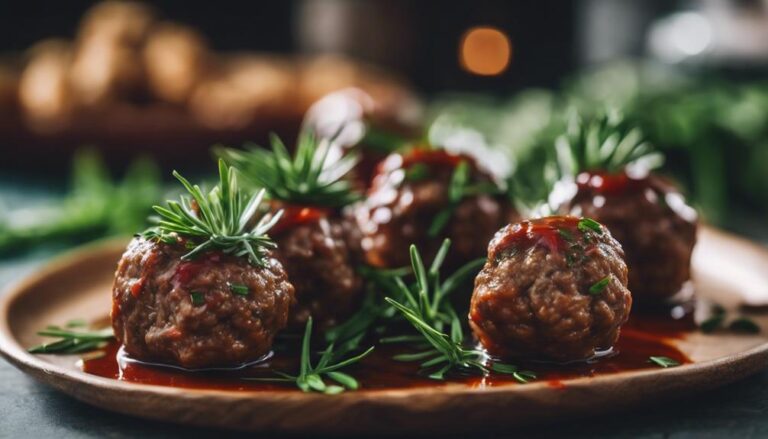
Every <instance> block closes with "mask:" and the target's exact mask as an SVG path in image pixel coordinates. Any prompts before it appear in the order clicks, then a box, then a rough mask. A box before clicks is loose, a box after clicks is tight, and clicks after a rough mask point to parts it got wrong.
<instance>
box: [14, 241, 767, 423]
mask: <svg viewBox="0 0 768 439" xmlns="http://www.w3.org/2000/svg"><path fill="white" fill-rule="evenodd" d="M124 244H125V242H124V241H109V242H103V243H100V244H97V245H94V246H90V247H87V248H83V249H81V250H77V251H75V252H73V253H71V254H69V255H66V256H64V257H62V258H60V259H58V260H56V261H55V262H53V263H51V264H50V265H48V266H47V267H46V268H44V269H43V270H41V271H40V272H39V273H37V274H35V275H34V276H32V277H30V278H29V279H27V280H25V281H23V282H21V283H20V284H19V285H17V286H16V287H14V288H12V289H11V291H9V292H8V293H7V294H6V295H5V296H3V298H2V301H0V351H1V352H2V354H3V355H4V356H5V358H7V359H8V361H10V362H11V363H13V364H14V365H15V366H17V367H18V368H19V369H21V370H23V371H24V372H26V373H28V374H29V375H31V376H33V377H35V378H37V379H39V380H40V381H42V382H45V383H47V384H49V385H51V386H53V387H55V388H57V389H60V390H61V391H63V392H65V393H67V394H69V395H72V396H73V397H75V398H77V399H79V400H81V401H85V402H87V403H90V404H93V405H95V406H98V407H101V408H105V409H108V410H114V411H117V412H121V413H127V414H131V415H137V416H142V417H146V418H152V419H160V420H166V421H172V422H178V423H184V424H194V425H201V426H216V427H229V428H233V427H234V428H240V429H248V430H260V431H279V432H294V433H310V432H311V433H360V432H367V433H393V432H400V431H409V432H415V431H424V432H432V433H435V432H459V431H466V430H473V431H477V429H482V428H488V427H490V428H495V429H498V428H503V427H511V426H518V425H521V424H523V423H532V422H537V421H542V420H554V419H561V418H565V417H576V416H583V415H590V414H595V413H601V414H605V413H606V412H612V411H617V410H621V409H625V408H628V407H631V406H635V405H638V404H640V403H643V402H653V401H658V400H659V399H665V398H673V397H679V396H681V395H684V394H689V393H691V392H696V391H702V390H705V389H709V388H713V387H716V386H722V385H725V384H727V383H730V382H732V381H734V380H737V379H740V378H742V377H745V376H747V375H749V374H752V373H755V372H757V371H759V370H760V369H762V368H764V367H765V366H766V365H767V364H768V335H767V334H766V333H765V332H766V331H765V330H764V331H762V333H761V334H757V335H736V334H730V333H718V334H714V335H704V334H700V333H691V334H690V335H689V336H687V337H686V338H685V339H683V340H678V341H676V342H674V343H675V344H676V346H677V347H678V348H679V349H680V350H682V351H683V352H684V353H685V354H687V355H688V356H689V357H690V358H691V359H692V360H694V364H690V365H684V366H680V367H676V368H670V369H649V370H642V371H634V372H623V373H618V374H613V375H603V376H597V377H594V378H579V379H574V380H569V381H567V382H566V383H565V384H566V385H565V386H564V387H563V388H556V387H552V386H549V385H547V383H543V382H539V383H536V382H534V383H531V384H526V385H514V384H510V385H505V386H500V387H489V388H482V387H468V386H466V385H463V384H449V385H446V386H444V387H435V388H420V389H398V390H361V391H357V392H347V393H344V394H341V395H335V396H326V395H318V394H303V393H300V392H286V391H264V392H234V391H216V390H190V389H177V388H171V387H161V386H152V385H144V384H135V383H129V382H124V381H119V380H113V379H106V378H101V377H97V376H93V375H88V374H85V373H83V372H82V371H81V370H80V369H79V367H78V365H77V358H75V357H67V356H48V355H30V354H28V353H27V352H26V350H25V347H28V346H31V345H35V344H37V343H39V342H40V341H41V340H40V338H39V337H38V336H37V335H35V332H36V331H37V330H38V329H40V328H42V327H44V326H45V325H47V324H49V323H60V322H64V321H67V320H68V319H70V318H72V317H86V318H91V319H94V320H96V319H98V318H101V317H104V316H105V315H106V313H107V312H108V310H109V307H110V303H109V302H110V288H111V285H112V276H113V271H114V268H115V263H116V261H117V259H118V258H119V256H120V254H121V252H122V250H123V247H124ZM734 263H735V264H734ZM734 265H736V266H737V267H738V269H728V268H727V267H731V266H734ZM694 268H695V273H696V277H697V281H698V282H697V285H696V288H697V291H698V292H699V294H703V295H709V296H712V295H720V299H728V298H730V299H731V301H733V300H735V299H734V294H736V293H739V294H742V296H743V297H742V298H741V300H745V301H749V302H750V303H751V304H753V305H761V304H765V303H764V302H766V301H768V294H766V293H765V288H766V287H767V286H768V251H766V250H765V249H763V248H762V247H759V246H757V245H754V244H751V243H749V242H747V241H744V240H742V239H739V238H736V237H733V236H730V235H727V234H724V233H722V232H717V231H714V230H712V229H707V228H705V229H703V230H702V231H701V233H700V243H699V246H698V247H697V251H696V255H695V258H694ZM733 270H736V274H737V276H734V271H733ZM739 270H740V271H739ZM745 276H746V278H747V279H746V280H747V281H748V282H747V284H745V285H741V284H740V282H743V281H744V277H745ZM745 288H746V290H745ZM754 319H755V320H756V321H757V322H758V323H759V324H760V325H761V327H763V328H768V316H766V317H763V316H756V317H754Z"/></svg>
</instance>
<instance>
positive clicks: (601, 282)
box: [589, 274, 611, 296]
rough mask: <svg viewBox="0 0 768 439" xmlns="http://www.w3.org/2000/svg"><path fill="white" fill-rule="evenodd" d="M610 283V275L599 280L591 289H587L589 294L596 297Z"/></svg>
mask: <svg viewBox="0 0 768 439" xmlns="http://www.w3.org/2000/svg"><path fill="white" fill-rule="evenodd" d="M610 282H611V275H610V274H609V275H608V276H605V277H604V278H602V279H600V280H599V281H597V282H595V283H594V284H592V286H591V287H589V294H591V295H593V296H596V295H598V294H600V293H602V292H603V290H605V287H607V286H608V284H609V283H610Z"/></svg>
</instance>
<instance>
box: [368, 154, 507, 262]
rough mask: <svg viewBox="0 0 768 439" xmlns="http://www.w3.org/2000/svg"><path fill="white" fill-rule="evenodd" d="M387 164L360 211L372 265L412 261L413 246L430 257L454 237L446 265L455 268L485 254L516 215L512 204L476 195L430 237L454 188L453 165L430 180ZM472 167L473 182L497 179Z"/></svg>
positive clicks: (435, 172) (434, 171) (465, 200)
mask: <svg viewBox="0 0 768 439" xmlns="http://www.w3.org/2000/svg"><path fill="white" fill-rule="evenodd" d="M387 160H388V161H391V160H392V159H391V157H390V158H388V159H387ZM386 163H387V161H385V162H384V164H385V166H382V167H381V168H383V169H380V172H379V173H378V174H377V175H376V177H375V178H374V181H373V186H372V187H371V189H370V191H369V193H368V197H367V199H366V200H365V202H363V203H361V204H360V205H359V206H358V208H357V210H356V217H357V221H358V225H359V227H360V230H361V233H362V235H363V239H362V248H363V251H364V253H365V259H366V262H367V263H368V264H370V265H372V266H375V267H382V268H396V267H403V266H407V265H409V264H410V257H409V254H410V253H409V247H410V245H411V244H415V245H416V246H417V247H418V248H419V251H420V252H421V254H422V256H423V257H424V258H425V259H426V260H430V259H431V258H432V257H433V256H434V255H435V254H436V253H437V250H438V248H439V247H440V244H441V243H442V241H443V239H444V238H450V239H451V241H452V246H451V252H450V253H449V255H448V259H447V260H446V266H447V267H451V268H455V267H457V266H459V265H461V264H463V263H466V262H468V261H471V260H473V259H475V258H478V257H482V256H483V255H484V254H485V249H486V246H487V244H488V241H489V240H490V239H491V238H492V237H493V234H494V233H495V232H496V230H498V229H499V228H500V227H501V226H503V225H504V224H506V223H507V220H508V218H510V216H514V215H510V212H511V211H512V210H511V209H510V206H509V203H507V202H506V200H504V199H501V198H500V197H496V196H492V195H487V194H478V195H471V196H467V197H464V198H463V199H462V200H461V202H460V203H459V204H458V205H457V206H456V207H455V208H454V209H453V212H452V215H451V219H450V221H449V222H448V224H447V225H446V226H445V227H444V228H443V229H442V231H441V233H440V234H439V236H436V237H430V236H429V235H428V230H429V228H430V226H431V225H432V222H433V221H434V219H435V216H436V215H438V213H440V212H441V211H442V210H444V209H446V208H447V207H448V206H449V201H448V186H449V182H450V180H451V175H452V173H453V168H452V167H450V166H448V167H442V168H439V167H433V168H432V170H431V173H430V175H429V176H428V177H427V178H425V179H423V180H419V181H408V180H407V179H406V178H405V173H404V170H403V169H402V168H397V167H393V168H388V167H387V166H386ZM471 169H472V170H471V177H470V178H471V180H472V181H473V182H490V181H491V179H490V177H488V176H487V175H486V174H485V173H483V172H482V171H480V170H479V169H477V168H476V167H474V166H473V167H472V168H471Z"/></svg>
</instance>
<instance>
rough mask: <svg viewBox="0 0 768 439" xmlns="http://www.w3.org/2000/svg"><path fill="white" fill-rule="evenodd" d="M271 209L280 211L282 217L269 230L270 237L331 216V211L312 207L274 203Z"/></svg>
mask: <svg viewBox="0 0 768 439" xmlns="http://www.w3.org/2000/svg"><path fill="white" fill-rule="evenodd" d="M273 208H275V209H282V211H283V215H282V216H281V217H280V220H279V221H278V222H277V224H275V225H274V227H272V229H270V231H269V233H270V234H271V235H274V236H277V235H280V234H282V233H284V232H287V231H289V230H291V229H293V228H294V227H296V226H299V225H304V224H311V223H314V222H317V221H319V220H320V219H322V218H327V217H328V216H329V215H331V209H327V208H322V207H313V206H297V205H293V204H286V203H277V202H276V203H274V206H273Z"/></svg>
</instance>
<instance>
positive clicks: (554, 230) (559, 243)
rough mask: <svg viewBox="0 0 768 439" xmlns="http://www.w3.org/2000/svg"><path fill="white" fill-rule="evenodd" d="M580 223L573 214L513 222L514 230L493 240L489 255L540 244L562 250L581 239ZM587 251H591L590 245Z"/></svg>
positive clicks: (492, 255) (491, 256) (552, 250)
mask: <svg viewBox="0 0 768 439" xmlns="http://www.w3.org/2000/svg"><path fill="white" fill-rule="evenodd" d="M578 225H579V218H576V217H573V216H549V217H544V218H537V219H532V220H526V221H522V222H519V223H516V224H513V225H512V226H510V227H512V230H510V231H509V232H508V233H505V234H503V235H501V237H500V238H498V239H494V240H493V242H491V245H490V247H491V248H492V249H493V251H492V253H491V254H489V255H488V257H489V258H492V259H495V258H496V257H497V255H498V254H499V253H500V252H503V251H505V250H507V249H509V248H512V247H515V248H520V249H527V248H530V247H533V246H535V245H539V244H541V245H544V246H546V247H548V248H549V250H550V251H551V252H552V253H558V252H561V251H563V250H564V249H566V248H568V247H569V246H570V245H572V244H573V243H574V241H576V240H579V239H578V238H579V237H580V236H581V235H582V232H581V231H580V230H579V227H578ZM579 241H583V240H579ZM585 252H589V246H587V247H586V248H585Z"/></svg>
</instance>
